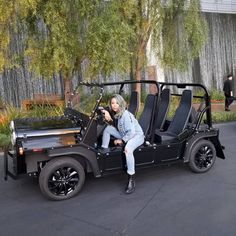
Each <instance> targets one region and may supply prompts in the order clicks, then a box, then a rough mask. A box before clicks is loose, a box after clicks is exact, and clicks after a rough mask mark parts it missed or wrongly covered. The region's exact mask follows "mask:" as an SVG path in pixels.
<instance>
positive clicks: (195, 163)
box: [189, 139, 216, 173]
mask: <svg viewBox="0 0 236 236" xmlns="http://www.w3.org/2000/svg"><path fill="white" fill-rule="evenodd" d="M215 160H216V150H215V146H214V145H213V144H212V143H211V142H210V141H208V140H205V139H203V140H200V141H198V142H197V143H196V144H194V146H193V148H192V151H191V153H190V158H189V167H190V169H191V170H192V171H193V172H195V173H203V172H206V171H208V170H209V169H210V168H211V167H212V166H213V165H214V163H215Z"/></svg>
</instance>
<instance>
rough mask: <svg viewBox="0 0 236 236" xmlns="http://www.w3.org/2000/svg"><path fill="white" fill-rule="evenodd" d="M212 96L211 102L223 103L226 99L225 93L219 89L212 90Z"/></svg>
mask: <svg viewBox="0 0 236 236" xmlns="http://www.w3.org/2000/svg"><path fill="white" fill-rule="evenodd" d="M210 96H211V100H215V101H222V100H224V99H225V96H224V92H222V91H220V90H217V89H212V90H211V91H210Z"/></svg>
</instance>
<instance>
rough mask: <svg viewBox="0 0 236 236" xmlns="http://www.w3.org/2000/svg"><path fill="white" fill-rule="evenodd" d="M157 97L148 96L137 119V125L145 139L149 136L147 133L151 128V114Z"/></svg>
mask: <svg viewBox="0 0 236 236" xmlns="http://www.w3.org/2000/svg"><path fill="white" fill-rule="evenodd" d="M156 100H157V96H156V95H154V94H148V95H147V97H146V99H145V104H144V108H143V112H142V114H141V115H140V118H139V124H140V126H141V127H142V129H143V132H144V135H145V137H146V138H148V136H149V131H150V129H151V128H152V127H151V126H152V124H153V114H154V112H155V108H156Z"/></svg>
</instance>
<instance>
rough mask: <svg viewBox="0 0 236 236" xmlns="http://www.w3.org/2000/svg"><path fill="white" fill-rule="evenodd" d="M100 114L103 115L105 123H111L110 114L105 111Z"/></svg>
mask: <svg viewBox="0 0 236 236" xmlns="http://www.w3.org/2000/svg"><path fill="white" fill-rule="evenodd" d="M102 114H103V115H104V119H105V120H106V121H108V122H109V121H111V120H112V118H111V116H110V113H109V112H108V111H106V110H102Z"/></svg>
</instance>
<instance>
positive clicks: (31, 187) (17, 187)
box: [0, 122, 236, 236]
mask: <svg viewBox="0 0 236 236" xmlns="http://www.w3.org/2000/svg"><path fill="white" fill-rule="evenodd" d="M215 126H217V127H219V129H220V140H221V143H222V145H224V146H225V156H226V159H225V160H221V159H219V158H217V160H216V163H215V165H214V167H213V168H212V169H211V170H210V171H209V172H207V173H204V174H194V173H192V172H191V171H190V170H189V169H188V167H187V166H186V165H182V164H181V165H179V164H178V165H173V166H168V167H159V168H152V169H145V170H141V171H138V172H137V174H136V176H137V188H136V191H135V192H134V193H133V194H131V195H125V194H124V193H123V189H124V187H125V184H126V176H125V174H124V175H113V176H108V177H105V178H100V179H95V178H93V176H92V175H91V176H88V178H86V182H85V185H84V187H83V189H82V191H81V193H80V194H79V195H77V196H76V197H74V198H72V199H69V200H66V201H60V202H54V201H49V200H47V199H45V198H44V197H43V196H42V195H41V193H40V189H39V186H38V182H37V179H31V178H25V179H20V180H12V179H10V178H9V180H8V181H7V182H6V181H4V179H3V158H0V235H1V236H5V235H6V236H14V235H17V236H19V235H22V236H25V235H34V236H42V235H44V236H47V235H50V236H51V235H52V236H53V235H57V236H62V235H63V236H64V235H77V236H78V235H79V236H80V235H82V236H86V235H89V236H90V235H102V236H106V235H109V236H110V235H145V236H148V235H160V236H178V235H180V236H196V235H197V236H211V235H214V236H218V235H219V236H224V235H225V236H231V235H232V236H235V235H236V224H235V219H236V178H235V175H236V122H231V123H225V124H218V125H215ZM0 155H1V154H0Z"/></svg>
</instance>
